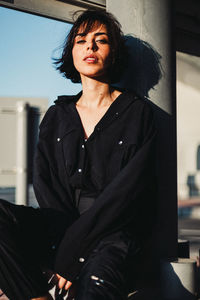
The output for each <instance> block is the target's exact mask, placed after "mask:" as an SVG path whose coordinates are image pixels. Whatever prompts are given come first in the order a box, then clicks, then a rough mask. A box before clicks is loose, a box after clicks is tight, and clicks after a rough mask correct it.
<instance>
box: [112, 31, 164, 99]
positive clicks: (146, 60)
mask: <svg viewBox="0 0 200 300" xmlns="http://www.w3.org/2000/svg"><path fill="white" fill-rule="evenodd" d="M126 45H127V49H128V61H127V68H126V70H125V74H123V76H122V79H121V81H120V82H118V83H117V84H116V86H117V87H118V88H119V89H122V90H123V89H128V90H130V91H133V92H136V94H138V95H139V96H141V97H148V96H149V91H150V90H151V89H152V88H154V86H155V85H156V84H158V82H159V80H160V79H161V77H162V67H161V63H160V60H161V55H160V54H159V53H158V52H157V51H156V50H155V49H153V47H152V46H151V45H150V44H149V43H147V42H145V41H143V40H141V39H139V38H136V37H133V36H126Z"/></svg>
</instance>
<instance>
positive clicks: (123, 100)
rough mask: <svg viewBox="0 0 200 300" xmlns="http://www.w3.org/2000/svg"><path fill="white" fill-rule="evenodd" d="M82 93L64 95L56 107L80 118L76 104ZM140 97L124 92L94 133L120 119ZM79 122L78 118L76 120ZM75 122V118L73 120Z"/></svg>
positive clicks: (56, 102)
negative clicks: (58, 106) (59, 106)
mask: <svg viewBox="0 0 200 300" xmlns="http://www.w3.org/2000/svg"><path fill="white" fill-rule="evenodd" d="M81 95H82V91H81V92H79V93H78V94H77V95H70V96H66V95H62V96H58V99H57V100H56V101H55V102H54V103H55V104H56V105H61V106H62V107H63V108H64V110H65V111H66V112H68V113H70V115H71V113H72V112H75V113H76V115H77V116H78V113H77V110H76V102H77V101H78V99H79V98H80V97H81ZM138 98H139V97H138V96H137V95H135V94H133V93H132V92H129V91H124V92H122V93H121V94H120V95H119V96H118V97H117V98H116V99H115V101H113V103H112V104H111V105H110V107H109V108H108V110H107V111H106V113H105V114H104V116H103V117H102V118H101V120H100V121H99V122H98V123H97V124H96V126H95V129H94V132H95V131H96V130H97V131H100V130H102V129H103V128H105V127H107V126H108V125H109V124H110V123H111V122H113V121H114V120H115V119H116V118H118V117H119V116H120V115H121V114H122V113H123V112H124V111H125V110H126V109H127V108H128V106H129V105H130V104H131V103H132V102H134V101H135V100H137V99H138ZM75 119H76V120H77V121H78V122H79V121H80V120H78V118H75ZM73 120H74V118H73Z"/></svg>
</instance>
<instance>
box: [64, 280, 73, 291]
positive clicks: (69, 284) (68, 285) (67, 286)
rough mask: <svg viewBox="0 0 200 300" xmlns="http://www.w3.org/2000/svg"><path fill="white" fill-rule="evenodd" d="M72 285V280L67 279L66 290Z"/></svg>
mask: <svg viewBox="0 0 200 300" xmlns="http://www.w3.org/2000/svg"><path fill="white" fill-rule="evenodd" d="M71 285H72V282H71V281H67V283H66V284H65V290H68V289H69V288H70V286H71Z"/></svg>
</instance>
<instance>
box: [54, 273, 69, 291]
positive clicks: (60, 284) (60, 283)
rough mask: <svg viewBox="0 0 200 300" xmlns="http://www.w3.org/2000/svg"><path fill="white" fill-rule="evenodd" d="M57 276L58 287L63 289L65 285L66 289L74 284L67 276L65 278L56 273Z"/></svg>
mask: <svg viewBox="0 0 200 300" xmlns="http://www.w3.org/2000/svg"><path fill="white" fill-rule="evenodd" d="M56 276H57V278H58V287H59V289H62V288H63V287H65V290H68V289H69V288H70V286H71V285H72V282H71V281H68V280H67V279H65V278H63V277H62V276H60V275H59V274H56Z"/></svg>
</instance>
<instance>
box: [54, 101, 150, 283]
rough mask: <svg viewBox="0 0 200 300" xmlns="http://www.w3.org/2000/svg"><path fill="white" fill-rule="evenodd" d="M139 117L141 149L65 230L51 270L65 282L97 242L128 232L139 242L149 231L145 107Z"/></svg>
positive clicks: (148, 126)
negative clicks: (141, 120)
mask: <svg viewBox="0 0 200 300" xmlns="http://www.w3.org/2000/svg"><path fill="white" fill-rule="evenodd" d="M142 117H143V128H142V129H141V128H140V129H139V130H141V135H142V143H141V147H140V148H139V149H138V150H137V152H136V154H135V155H134V157H133V158H131V160H130V161H129V162H128V164H127V165H126V166H125V167H124V168H123V169H122V170H121V171H120V172H119V174H118V175H117V176H116V177H115V178H114V179H113V180H112V182H111V183H109V184H108V185H107V187H106V188H105V189H104V190H103V192H102V193H101V194H100V195H99V196H98V197H97V199H96V200H95V204H94V205H93V206H92V207H91V208H90V209H89V210H88V211H86V212H85V213H84V214H83V215H81V216H80V218H79V219H78V220H77V221H76V222H74V223H73V224H72V226H70V227H69V228H68V229H67V230H66V233H65V235H64V238H63V240H62V241H61V244H60V246H59V248H58V251H57V255H56V260H55V269H56V272H58V273H59V274H60V275H62V276H63V277H65V278H66V279H67V280H71V281H73V280H74V279H75V277H76V275H77V274H78V273H79V272H80V269H81V268H82V266H83V264H84V263H85V261H87V258H88V256H89V254H90V253H91V251H92V249H93V248H94V247H95V245H96V244H97V243H98V241H99V240H100V239H101V238H103V237H105V236H106V235H109V234H110V233H112V232H115V231H118V230H128V231H129V233H130V234H132V235H133V236H134V237H137V238H139V239H141V240H142V239H143V238H144V237H145V235H148V231H149V230H150V228H151V227H152V223H153V220H154V217H155V216H154V209H155V202H156V199H155V188H154V187H155V137H156V130H155V126H154V118H153V114H152V110H151V108H150V106H149V104H147V103H145V105H144V109H143V116H142ZM68 253H70V256H69V255H68Z"/></svg>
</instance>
